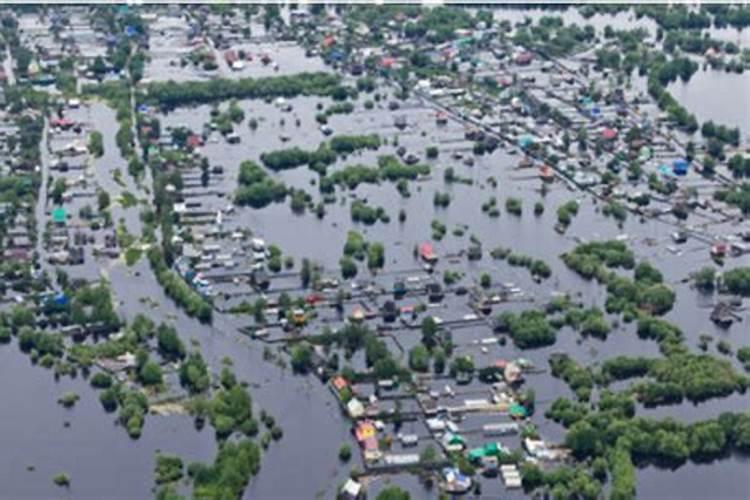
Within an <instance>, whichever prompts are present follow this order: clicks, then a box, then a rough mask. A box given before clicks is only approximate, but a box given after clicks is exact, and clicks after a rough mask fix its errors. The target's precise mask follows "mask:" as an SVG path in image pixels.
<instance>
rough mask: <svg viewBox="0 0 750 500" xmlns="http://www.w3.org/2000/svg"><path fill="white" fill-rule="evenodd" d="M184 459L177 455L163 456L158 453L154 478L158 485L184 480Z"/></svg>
mask: <svg viewBox="0 0 750 500" xmlns="http://www.w3.org/2000/svg"><path fill="white" fill-rule="evenodd" d="M183 468H184V466H183V463H182V459H181V458H180V457H178V456H175V455H163V454H161V453H157V455H156V467H155V469H154V476H155V477H156V484H164V483H173V482H175V481H179V480H180V479H182V475H183Z"/></svg>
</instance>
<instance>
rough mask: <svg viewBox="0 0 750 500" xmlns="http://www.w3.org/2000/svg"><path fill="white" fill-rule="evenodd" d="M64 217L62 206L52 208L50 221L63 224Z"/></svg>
mask: <svg viewBox="0 0 750 500" xmlns="http://www.w3.org/2000/svg"><path fill="white" fill-rule="evenodd" d="M66 219H67V214H66V212H65V209H64V208H63V207H57V208H55V209H54V210H52V222H54V223H55V224H65V220H66Z"/></svg>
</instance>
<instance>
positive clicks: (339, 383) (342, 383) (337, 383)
mask: <svg viewBox="0 0 750 500" xmlns="http://www.w3.org/2000/svg"><path fill="white" fill-rule="evenodd" d="M331 383H332V384H333V386H334V387H335V388H336V389H337V390H339V391H340V390H341V389H343V388H344V387H346V386H347V385H349V383H348V382H347V381H346V379H345V378H344V377H342V376H341V375H339V376H337V377H334V378H333V380H332V381H331Z"/></svg>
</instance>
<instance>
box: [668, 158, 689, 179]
mask: <svg viewBox="0 0 750 500" xmlns="http://www.w3.org/2000/svg"><path fill="white" fill-rule="evenodd" d="M689 165H690V164H689V163H688V161H687V160H685V159H684V158H679V159H677V160H675V161H673V162H672V170H673V171H674V173H675V174H677V175H685V174H687V171H688V166H689Z"/></svg>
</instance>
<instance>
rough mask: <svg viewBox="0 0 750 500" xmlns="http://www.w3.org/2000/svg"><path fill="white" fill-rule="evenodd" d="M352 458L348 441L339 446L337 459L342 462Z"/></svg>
mask: <svg viewBox="0 0 750 500" xmlns="http://www.w3.org/2000/svg"><path fill="white" fill-rule="evenodd" d="M351 458H352V447H351V446H349V444H348V443H344V444H342V445H341V447H340V448H339V460H341V461H342V462H348V461H349V460H350V459H351Z"/></svg>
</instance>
